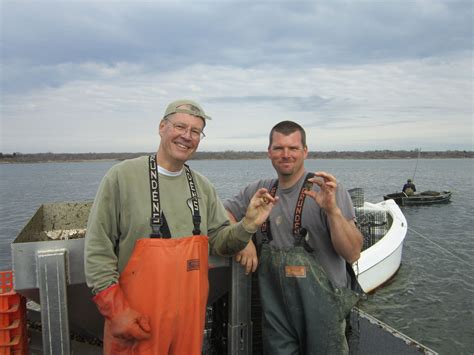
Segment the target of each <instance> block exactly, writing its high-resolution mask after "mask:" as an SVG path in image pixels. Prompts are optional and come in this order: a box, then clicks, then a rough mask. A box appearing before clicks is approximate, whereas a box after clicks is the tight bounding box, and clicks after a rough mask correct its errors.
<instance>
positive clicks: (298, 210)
mask: <svg viewBox="0 0 474 355" xmlns="http://www.w3.org/2000/svg"><path fill="white" fill-rule="evenodd" d="M313 176H314V174H313V173H308V174H307V175H306V177H305V178H304V182H303V186H301V190H300V194H299V195H298V201H297V202H296V207H295V213H294V217H293V235H294V236H295V237H296V236H299V235H300V229H301V215H302V214H303V205H304V200H305V197H306V195H305V193H304V192H305V191H306V190H311V188H312V184H311V183H310V182H308V179H311V178H312V177H313Z"/></svg>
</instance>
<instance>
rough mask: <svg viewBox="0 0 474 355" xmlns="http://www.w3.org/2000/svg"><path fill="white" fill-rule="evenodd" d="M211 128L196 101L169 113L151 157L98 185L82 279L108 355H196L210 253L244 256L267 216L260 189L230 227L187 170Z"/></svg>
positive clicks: (202, 182)
mask: <svg viewBox="0 0 474 355" xmlns="http://www.w3.org/2000/svg"><path fill="white" fill-rule="evenodd" d="M208 119H209V117H208V116H207V115H206V114H205V113H204V111H203V109H202V108H201V106H200V105H198V104H197V103H196V102H194V101H190V100H178V101H175V102H172V103H170V104H169V105H168V107H167V109H166V111H165V114H164V116H163V118H162V120H161V122H160V124H159V135H160V137H161V140H160V145H159V148H158V151H157V153H156V154H153V155H150V156H142V157H139V158H136V159H130V160H125V161H123V162H121V163H119V164H117V165H115V166H113V167H112V168H111V169H110V170H109V171H108V172H107V174H106V175H105V177H104V178H103V180H102V182H101V184H100V187H99V190H98V192H97V195H96V198H95V200H94V203H93V206H92V209H91V213H90V216H89V221H88V224H87V234H86V238H85V274H86V281H87V285H88V286H89V287H91V288H92V292H93V293H94V295H95V296H94V298H93V300H94V302H95V303H96V305H97V307H98V309H99V311H100V313H101V314H102V315H103V316H104V318H105V326H104V353H105V354H190V355H198V354H199V355H200V354H201V348H202V341H203V331H204V322H205V310H206V302H207V297H208V288H209V285H208V251H210V252H211V253H214V254H217V255H227V256H231V255H234V254H235V253H236V252H238V251H240V250H242V249H243V248H244V247H245V246H246V245H247V244H248V243H249V240H250V238H251V236H252V235H253V233H255V232H256V230H257V229H258V228H259V226H260V225H261V224H262V223H263V222H264V221H265V220H266V219H267V217H268V214H269V212H270V210H271V208H272V202H273V201H274V198H273V197H272V196H271V195H270V194H269V193H268V192H266V191H265V190H263V189H260V190H258V191H257V192H256V193H255V196H254V197H252V199H251V202H250V204H249V208H248V210H247V212H244V214H245V216H244V218H243V219H242V222H241V223H238V224H231V223H230V222H229V219H228V217H227V214H226V211H225V209H224V206H223V205H222V202H221V201H220V199H219V198H218V196H217V193H216V190H215V188H214V186H213V185H212V184H211V183H210V182H209V180H207V179H206V178H205V177H204V176H202V175H201V174H199V173H198V172H196V171H194V170H192V169H190V168H189V167H188V166H187V165H186V164H185V162H186V161H187V160H188V159H189V158H190V157H191V156H192V154H193V153H194V152H195V151H196V149H197V148H198V146H199V143H200V141H201V139H202V137H204V133H203V129H204V126H205V124H206V120H208ZM263 199H265V200H266V201H269V202H270V203H268V204H267V203H263Z"/></svg>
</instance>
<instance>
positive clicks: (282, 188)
mask: <svg viewBox="0 0 474 355" xmlns="http://www.w3.org/2000/svg"><path fill="white" fill-rule="evenodd" d="M307 155H308V147H307V146H306V133H305V131H304V129H303V128H302V127H301V126H300V125H299V124H297V123H295V122H292V121H283V122H280V123H278V124H277V125H275V126H274V127H273V128H272V130H271V131H270V136H269V145H268V157H269V158H270V160H271V162H272V165H273V167H274V169H275V170H276V173H277V178H272V179H266V180H260V181H257V182H255V183H252V184H250V185H248V186H247V187H245V188H244V189H243V190H242V191H240V193H239V194H237V195H236V196H235V197H233V198H231V199H229V200H225V201H224V206H225V208H226V209H227V210H228V213H229V218H230V219H231V220H233V221H240V220H241V219H242V218H243V217H244V215H245V211H246V209H247V206H248V205H249V203H251V198H252V196H253V195H254V194H255V192H256V191H259V190H260V189H262V188H264V189H266V190H267V191H269V192H270V194H271V195H272V196H275V199H276V201H275V206H274V207H273V209H272V211H271V212H270V216H269V219H268V220H267V221H266V222H265V223H264V224H263V225H262V226H261V227H260V228H259V230H258V231H257V233H256V236H255V241H256V244H257V247H258V250H259V253H258V259H257V254H256V247H255V244H254V243H253V242H252V241H251V242H249V245H248V246H247V247H246V248H245V249H244V250H243V251H242V252H240V253H238V254H237V255H236V260H237V261H238V262H241V263H242V259H244V260H246V261H247V265H248V268H247V271H248V272H250V271H255V270H256V269H257V264H258V273H257V278H258V284H259V289H260V299H261V303H262V337H263V351H264V354H271V355H287V354H310V353H311V354H329V353H330V354H347V353H348V345H347V341H346V337H345V326H344V325H345V318H346V316H347V314H348V313H349V312H350V310H351V308H352V307H353V306H354V305H355V303H356V302H357V301H358V299H359V295H358V294H357V293H355V292H353V291H352V290H351V289H350V287H348V286H349V285H348V283H349V278H348V276H347V271H346V262H347V263H353V262H355V261H356V260H357V259H359V256H360V251H361V248H362V234H361V233H360V231H359V230H358V229H357V227H356V225H355V223H354V219H355V213H354V207H353V205H352V201H351V198H350V196H349V194H348V192H347V191H346V190H345V189H344V188H343V187H342V185H341V184H340V183H339V182H338V181H337V180H336V178H335V177H334V176H333V175H331V174H328V173H326V172H316V173H314V174H313V173H308V171H306V169H305V166H304V161H305V159H306V157H307ZM268 203H271V202H268Z"/></svg>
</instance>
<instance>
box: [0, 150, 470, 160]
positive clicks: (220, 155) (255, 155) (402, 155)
mask: <svg viewBox="0 0 474 355" xmlns="http://www.w3.org/2000/svg"><path fill="white" fill-rule="evenodd" d="M148 154H152V152H138V153H31V154H30V153H28V154H23V153H13V154H5V153H0V163H35V162H51V161H53V162H54V161H57V162H64V161H84V160H125V159H131V158H135V157H139V156H142V155H148ZM418 156H419V157H420V159H453V158H457V159H460V158H474V151H466V150H447V151H419V150H417V149H415V150H372V151H329V152H310V153H309V154H308V159H413V158H415V159H416V158H418ZM266 158H267V152H255V151H233V150H227V151H222V152H196V153H195V154H194V156H193V158H192V159H193V160H204V159H226V160H238V159H266Z"/></svg>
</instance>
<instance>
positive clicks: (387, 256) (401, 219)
mask: <svg viewBox="0 0 474 355" xmlns="http://www.w3.org/2000/svg"><path fill="white" fill-rule="evenodd" d="M355 210H356V217H357V223H358V227H359V229H360V230H361V231H362V234H364V248H363V250H362V253H361V256H360V258H359V260H358V261H356V262H355V263H354V264H353V265H352V268H353V269H354V272H355V274H356V276H357V279H358V281H359V284H360V286H361V287H362V289H363V290H364V291H365V292H366V293H368V292H372V291H374V290H375V289H376V288H378V287H380V286H381V285H383V284H384V283H385V282H387V281H388V280H389V279H390V278H391V277H392V276H393V275H395V273H396V272H397V270H398V269H399V267H400V264H401V260H402V249H403V241H404V240H405V236H406V234H407V228H408V226H407V221H406V219H405V216H404V215H403V213H402V211H401V210H400V208H399V207H398V205H397V204H396V203H395V201H393V200H386V201H383V202H379V203H375V204H374V203H369V202H364V203H363V206H362V207H355Z"/></svg>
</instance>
